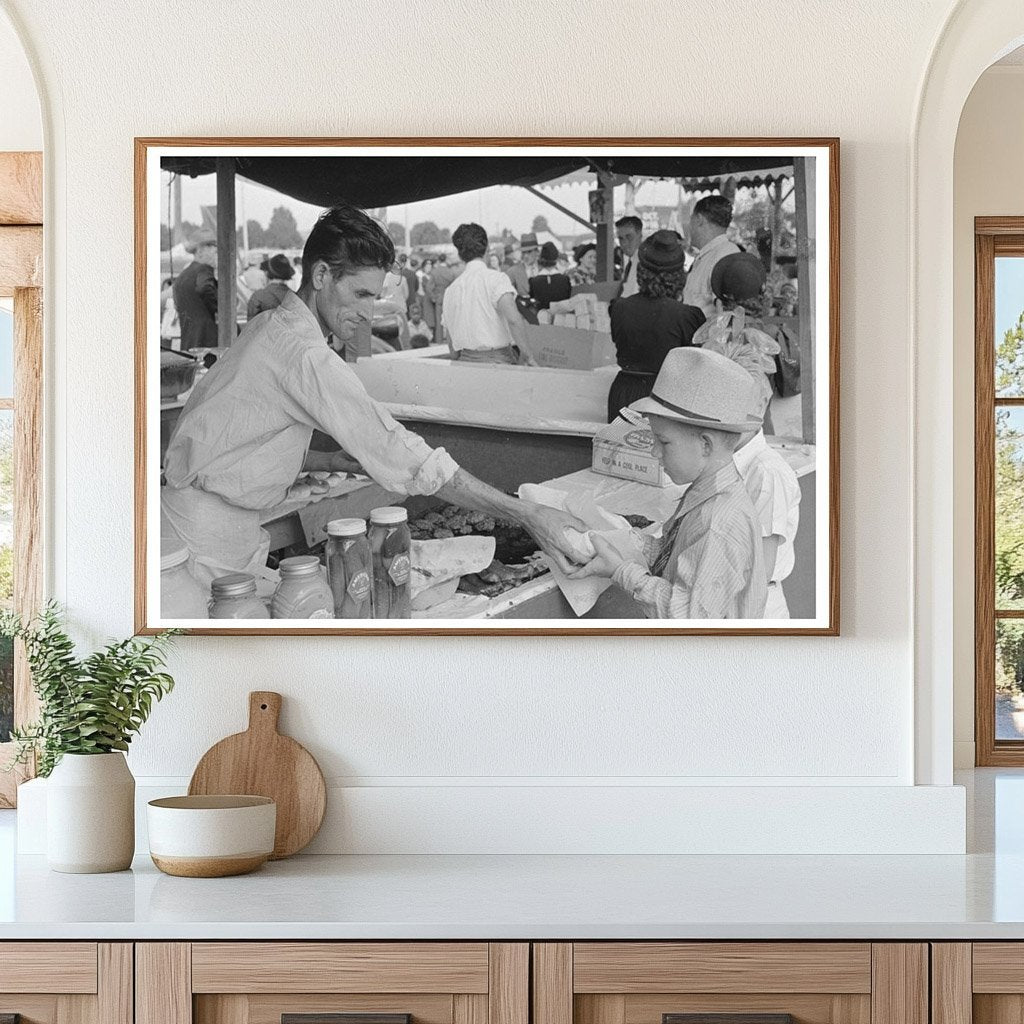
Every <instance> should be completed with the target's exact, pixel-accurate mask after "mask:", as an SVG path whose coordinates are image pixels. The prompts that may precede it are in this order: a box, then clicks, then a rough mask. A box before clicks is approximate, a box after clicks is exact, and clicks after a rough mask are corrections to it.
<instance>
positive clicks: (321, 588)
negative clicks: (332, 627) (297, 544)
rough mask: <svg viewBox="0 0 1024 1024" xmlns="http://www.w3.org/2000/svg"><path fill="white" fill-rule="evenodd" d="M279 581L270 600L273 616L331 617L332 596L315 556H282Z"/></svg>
mask: <svg viewBox="0 0 1024 1024" xmlns="http://www.w3.org/2000/svg"><path fill="white" fill-rule="evenodd" d="M278 570H279V572H280V573H281V582H280V583H278V585H277V590H275V591H274V599H273V600H272V601H271V602H270V617H271V618H272V619H331V618H333V617H334V595H333V594H332V593H331V588H330V587H329V586H328V585H327V580H326V579H325V578H324V574H323V571H322V569H321V566H320V559H319V558H317V557H316V555H295V556H294V557H292V558H282V559H281V563H280V565H278Z"/></svg>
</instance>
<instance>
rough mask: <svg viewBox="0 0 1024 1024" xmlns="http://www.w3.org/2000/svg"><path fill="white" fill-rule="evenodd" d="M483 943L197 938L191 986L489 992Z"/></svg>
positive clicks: (207, 988) (214, 989)
mask: <svg viewBox="0 0 1024 1024" xmlns="http://www.w3.org/2000/svg"><path fill="white" fill-rule="evenodd" d="M488 964H489V957H488V948H487V943H486V942H391V943H389V942H380V943H377V942H363V943H347V942H346V943H332V942H323V943H309V942H301V943H288V942H225V943H216V942H196V943H194V944H193V945H192V991H193V992H196V993H199V992H473V993H485V992H487V990H488Z"/></svg>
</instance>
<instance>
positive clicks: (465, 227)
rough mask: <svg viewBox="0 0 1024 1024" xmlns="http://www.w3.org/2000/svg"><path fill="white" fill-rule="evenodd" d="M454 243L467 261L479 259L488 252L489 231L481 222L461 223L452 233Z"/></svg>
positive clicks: (462, 257)
mask: <svg viewBox="0 0 1024 1024" xmlns="http://www.w3.org/2000/svg"><path fill="white" fill-rule="evenodd" d="M452 245H454V246H455V248H456V249H457V250H458V252H459V259H460V260H463V261H464V262H465V263H468V262H469V261H470V260H478V259H480V258H481V257H482V256H483V255H484V253H486V252H487V232H486V231H485V230H484V229H483V228H482V227H481V226H480V225H479V224H460V225H459V226H458V227H457V228H456V229H455V232H454V234H453V235H452Z"/></svg>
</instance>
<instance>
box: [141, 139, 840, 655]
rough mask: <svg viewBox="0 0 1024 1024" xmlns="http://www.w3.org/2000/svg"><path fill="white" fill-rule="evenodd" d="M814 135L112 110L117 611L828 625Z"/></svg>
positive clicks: (828, 411) (830, 388)
mask: <svg viewBox="0 0 1024 1024" xmlns="http://www.w3.org/2000/svg"><path fill="white" fill-rule="evenodd" d="M838 190H839V144H838V140H836V139H724V140H723V139H704V140H701V139H696V140H694V139H599V138H594V139H589V138H588V139H500V140H499V139H331V140H319V139H316V140H312V139H293V140H289V139H229V138H224V139H205V138H204V139H162V138H146V139H136V190H135V202H136V216H135V231H136V266H137V270H136V401H137V408H136V486H137V494H136V601H135V604H136V628H137V630H138V631H139V632H154V631H157V630H161V629H166V628H168V627H180V628H185V629H189V630H191V631H193V632H197V633H249V634H251V633H337V634H364V633H365V634H396V633H408V634H514V633H524V634H563V635H564V634H577V633H578V634H628V633H640V634H657V633H678V634H769V633H770V634H787V633H788V634H818V635H836V634H837V633H838V631H839V604H838V593H839V552H838V529H837V527H838V521H839V508H838V501H839V475H838V393H839V391H838V365H839V362H838V322H839V296H838V280H839V223H838V210H839V192H838Z"/></svg>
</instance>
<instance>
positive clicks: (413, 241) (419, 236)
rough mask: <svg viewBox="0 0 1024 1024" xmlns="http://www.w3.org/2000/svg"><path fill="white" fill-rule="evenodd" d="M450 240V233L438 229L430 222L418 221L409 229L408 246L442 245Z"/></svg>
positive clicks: (445, 229) (446, 230)
mask: <svg viewBox="0 0 1024 1024" xmlns="http://www.w3.org/2000/svg"><path fill="white" fill-rule="evenodd" d="M451 240H452V235H451V232H450V231H449V230H448V229H447V228H439V227H438V226H437V225H436V224H435V223H434V222H433V221H432V220H424V221H420V223H419V224H413V226H412V227H411V228H410V229H409V244H410V245H412V246H417V245H442V244H444V243H445V242H450V241H451Z"/></svg>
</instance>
